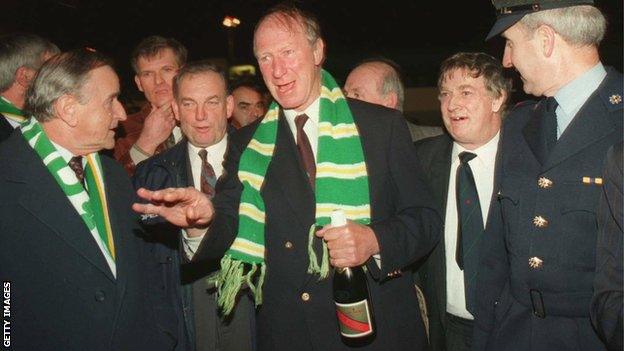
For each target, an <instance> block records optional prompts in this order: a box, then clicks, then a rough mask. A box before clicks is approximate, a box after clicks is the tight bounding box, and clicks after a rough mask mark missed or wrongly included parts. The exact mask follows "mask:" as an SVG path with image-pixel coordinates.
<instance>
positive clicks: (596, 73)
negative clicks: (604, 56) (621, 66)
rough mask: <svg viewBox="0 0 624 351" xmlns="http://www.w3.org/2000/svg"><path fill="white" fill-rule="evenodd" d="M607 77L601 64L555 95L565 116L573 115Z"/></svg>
mask: <svg viewBox="0 0 624 351" xmlns="http://www.w3.org/2000/svg"><path fill="white" fill-rule="evenodd" d="M606 76H607V71H606V70H605V68H604V66H603V65H602V63H601V62H598V63H597V64H596V65H595V66H594V67H592V68H591V69H589V70H588V71H587V72H585V73H583V74H581V75H580V76H579V77H577V78H576V79H574V80H573V81H571V82H570V83H568V84H566V85H564V86H563V87H562V88H561V89H559V91H558V92H557V93H556V94H555V99H556V100H557V103H558V104H559V106H560V107H561V109H562V110H563V112H565V113H566V114H567V115H573V114H574V112H575V111H578V109H579V108H580V107H581V106H582V105H583V104H584V103H585V101H587V99H588V98H589V96H590V95H591V94H592V93H593V92H594V91H595V90H596V89H598V86H599V85H600V83H601V82H602V81H603V79H604V78H605V77H606Z"/></svg>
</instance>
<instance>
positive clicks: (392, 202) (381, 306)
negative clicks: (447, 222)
mask: <svg viewBox="0 0 624 351" xmlns="http://www.w3.org/2000/svg"><path fill="white" fill-rule="evenodd" d="M349 106H350V108H351V111H352V113H353V115H354V120H355V123H356V125H357V127H358V130H359V132H360V137H361V140H362V143H363V148H364V157H365V160H366V164H367V169H368V176H369V187H370V196H371V207H372V223H371V224H370V227H371V228H372V229H373V231H374V232H375V235H376V236H377V240H378V241H379V246H380V248H381V270H380V269H378V268H377V266H376V264H375V263H374V262H373V259H372V258H371V259H370V260H369V261H368V263H367V265H366V267H367V268H368V274H367V277H368V284H369V287H370V294H371V300H372V302H373V307H372V308H373V311H374V315H375V321H376V328H377V332H376V338H375V340H374V341H373V343H372V344H371V345H369V346H368V347H365V348H364V349H375V350H407V349H422V348H425V347H426V343H427V341H426V336H425V331H424V328H423V323H422V319H421V317H420V312H419V307H418V301H417V297H416V293H415V290H414V287H413V283H412V277H411V275H409V274H405V275H400V274H394V273H393V272H395V271H398V270H400V269H402V268H404V267H406V266H407V265H409V264H410V263H412V262H414V261H415V260H417V259H418V258H420V257H423V256H424V255H425V254H426V253H428V252H429V251H430V250H431V248H432V247H433V245H434V244H435V243H436V242H437V240H438V238H439V217H438V215H437V213H436V211H435V210H434V209H433V205H432V202H431V197H430V195H429V192H428V191H427V189H426V186H425V185H424V182H423V179H422V173H421V172H420V171H419V170H418V164H417V161H416V158H415V154H414V149H413V145H412V143H411V140H410V136H409V134H408V131H407V128H406V126H405V122H404V120H403V117H402V116H401V115H400V114H399V113H398V112H396V111H393V110H389V109H386V108H383V107H379V106H377V105H371V104H368V103H364V102H359V101H355V100H349ZM258 123H259V122H256V123H255V124H252V125H250V126H248V127H246V128H243V129H240V130H239V132H238V133H236V134H234V135H233V137H232V139H231V140H230V149H229V154H228V157H227V158H226V162H225V168H226V172H227V173H226V177H223V178H222V179H221V181H220V182H219V183H218V185H217V196H216V198H215V201H214V205H215V209H216V217H215V219H214V220H213V223H212V226H211V231H210V232H209V235H208V236H207V237H206V238H205V239H204V242H203V243H202V248H201V249H200V251H199V252H198V254H199V255H205V256H208V257H220V256H221V255H222V254H223V252H224V251H225V250H226V249H227V248H228V247H229V246H230V244H231V243H232V241H233V240H234V235H235V233H236V232H237V226H238V222H237V217H238V205H239V202H240V194H241V189H242V185H241V183H240V182H239V181H238V178H237V168H238V160H239V158H240V155H241V152H242V151H243V150H244V149H245V147H246V146H247V144H248V142H249V140H250V138H251V137H252V135H253V133H254V131H255V129H256V127H257V125H258ZM261 193H262V196H263V199H264V202H265V206H266V219H267V223H266V229H265V233H266V234H265V241H266V243H265V245H266V264H267V269H266V278H265V282H264V287H263V301H262V305H261V306H260V307H259V309H258V313H257V333H258V349H259V350H342V349H346V348H347V347H346V346H345V345H344V344H343V342H342V341H341V339H340V336H339V334H338V323H337V320H336V312H335V307H334V303H333V297H332V287H331V282H332V277H331V276H330V277H329V279H325V280H320V281H319V279H318V277H317V276H313V275H310V274H307V267H308V263H309V260H308V253H307V244H308V230H309V228H310V225H312V224H313V223H314V209H315V201H314V194H313V192H312V189H311V187H310V185H309V182H308V180H307V176H306V175H305V173H304V170H303V166H302V164H301V161H300V159H299V156H298V153H297V148H296V145H295V142H294V138H293V135H292V133H291V131H290V129H289V127H288V124H287V122H286V121H285V118H284V116H283V115H281V116H280V118H279V123H278V131H277V140H276V149H275V153H274V155H273V160H272V161H271V164H270V165H269V169H268V171H267V174H266V178H265V183H264V185H263V188H262V191H261ZM315 245H316V247H317V249H318V248H319V247H320V240H319V239H315ZM319 255H320V252H319ZM319 257H320V256H319ZM303 294H307V295H305V296H306V298H304V297H303V296H304V295H303ZM307 297H309V298H307Z"/></svg>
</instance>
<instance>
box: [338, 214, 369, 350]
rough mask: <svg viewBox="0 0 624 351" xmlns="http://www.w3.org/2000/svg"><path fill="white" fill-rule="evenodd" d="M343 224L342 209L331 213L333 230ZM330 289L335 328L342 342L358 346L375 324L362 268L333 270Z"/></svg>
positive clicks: (344, 222) (365, 339) (344, 219)
mask: <svg viewBox="0 0 624 351" xmlns="http://www.w3.org/2000/svg"><path fill="white" fill-rule="evenodd" d="M346 224H347V220H346V218H345V215H344V212H343V211H342V210H336V211H333V212H332V214H331V226H332V227H340V226H343V225H346ZM333 289H334V303H335V304H336V315H337V316H338V326H339V328H340V334H341V335H342V336H343V338H344V339H343V340H345V342H347V343H354V342H355V343H359V342H366V341H368V340H369V339H372V337H374V333H375V322H374V319H373V310H372V308H371V306H372V304H371V299H370V295H369V293H368V286H367V283H366V273H365V272H364V269H363V268H362V267H361V266H357V267H345V268H336V270H335V272H334V281H333Z"/></svg>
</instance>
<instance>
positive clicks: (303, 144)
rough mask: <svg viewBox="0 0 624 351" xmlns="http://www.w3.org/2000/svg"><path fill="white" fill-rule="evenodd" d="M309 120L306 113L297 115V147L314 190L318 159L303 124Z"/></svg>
mask: <svg viewBox="0 0 624 351" xmlns="http://www.w3.org/2000/svg"><path fill="white" fill-rule="evenodd" d="M307 121H308V116H306V115H305V114H303V115H299V116H297V117H295V125H296V126H297V149H298V150H299V156H301V162H302V163H303V167H304V168H305V171H306V173H307V174H308V180H309V181H310V185H311V186H312V189H313V190H314V183H315V181H316V161H314V153H312V146H310V140H309V139H308V136H307V135H306V133H305V131H304V130H303V126H304V125H305V124H306V122H307Z"/></svg>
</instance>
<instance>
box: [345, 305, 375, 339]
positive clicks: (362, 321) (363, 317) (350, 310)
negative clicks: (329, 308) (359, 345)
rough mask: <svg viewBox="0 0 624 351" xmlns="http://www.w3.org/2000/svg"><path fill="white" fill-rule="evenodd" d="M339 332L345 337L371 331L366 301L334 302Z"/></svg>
mask: <svg viewBox="0 0 624 351" xmlns="http://www.w3.org/2000/svg"><path fill="white" fill-rule="evenodd" d="M336 314H337V315H338V325H339V326H340V334H342V336H344V337H346V338H359V337H362V336H366V335H369V334H371V333H372V332H373V324H372V322H371V315H370V310H369V308H368V301H367V300H362V301H359V302H354V303H338V302H336Z"/></svg>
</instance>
